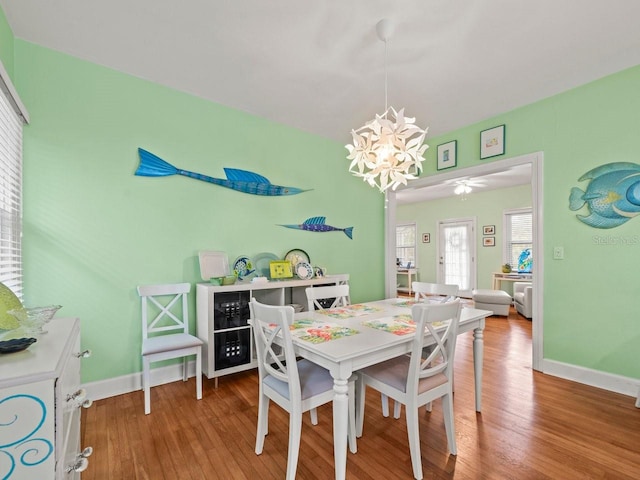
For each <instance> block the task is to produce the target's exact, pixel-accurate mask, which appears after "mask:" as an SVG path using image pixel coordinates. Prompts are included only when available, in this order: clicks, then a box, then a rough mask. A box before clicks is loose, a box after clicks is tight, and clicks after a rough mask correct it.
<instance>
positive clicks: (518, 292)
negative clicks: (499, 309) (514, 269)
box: [513, 282, 533, 318]
mask: <svg viewBox="0 0 640 480" xmlns="http://www.w3.org/2000/svg"><path fill="white" fill-rule="evenodd" d="M513 301H514V303H515V307H516V310H517V311H518V313H519V314H520V315H522V316H524V317H526V318H531V317H532V311H533V287H532V286H531V283H529V282H514V283H513Z"/></svg>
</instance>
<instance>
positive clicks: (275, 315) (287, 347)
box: [249, 298, 357, 480]
mask: <svg viewBox="0 0 640 480" xmlns="http://www.w3.org/2000/svg"><path fill="white" fill-rule="evenodd" d="M249 308H250V310H251V324H252V330H253V335H254V339H255V345H256V350H257V355H258V375H259V385H260V387H259V402H258V427H257V433H256V449H255V452H256V454H257V455H260V454H261V453H262V449H263V446H264V439H265V437H266V435H267V433H268V432H269V403H270V400H273V401H274V402H275V403H277V404H278V405H279V406H280V407H282V408H283V409H284V410H286V411H287V412H289V449H288V456H287V477H286V478H287V480H294V479H295V477H296V470H297V466H298V452H299V449H300V435H301V431H302V414H303V413H304V412H307V411H311V410H313V409H315V408H317V407H319V406H321V405H324V404H325V403H329V402H332V401H333V395H334V392H333V378H332V377H331V374H330V373H329V371H328V370H326V369H324V368H322V367H320V366H318V365H316V364H315V363H313V362H311V361H309V360H306V359H301V360H297V359H296V354H295V351H294V349H293V342H292V340H291V332H290V330H289V327H290V325H291V324H292V323H293V314H294V310H293V307H291V306H284V307H281V306H272V305H264V304H262V303H259V302H257V301H256V299H255V298H252V299H251V303H250V304H249ZM277 338H280V339H281V342H280V343H281V344H282V348H280V346H278V345H277V344H276V343H275V340H276V339H277ZM283 357H284V358H283ZM348 389H349V392H348V394H349V397H350V398H352V397H353V395H354V393H355V384H354V382H349V384H348ZM312 423H314V424H315V423H317V417H315V419H314V416H312ZM347 430H348V432H349V433H348V435H349V437H348V441H349V449H350V450H351V452H353V453H356V451H357V447H356V431H355V408H353V407H351V404H350V407H349V425H348V429H347Z"/></svg>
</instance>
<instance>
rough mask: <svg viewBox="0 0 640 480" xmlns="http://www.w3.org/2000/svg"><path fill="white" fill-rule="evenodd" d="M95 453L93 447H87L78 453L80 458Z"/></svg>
mask: <svg viewBox="0 0 640 480" xmlns="http://www.w3.org/2000/svg"><path fill="white" fill-rule="evenodd" d="M92 454H93V447H87V448H85V449H84V450H82V451H81V452H80V453H79V454H78V458H80V457H82V458H87V457H90V456H91V455H92Z"/></svg>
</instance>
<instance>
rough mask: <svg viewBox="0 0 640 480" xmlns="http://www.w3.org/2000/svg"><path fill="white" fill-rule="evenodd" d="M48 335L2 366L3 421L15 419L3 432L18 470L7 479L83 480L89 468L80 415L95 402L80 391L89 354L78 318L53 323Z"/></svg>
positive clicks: (4, 360)
mask: <svg viewBox="0 0 640 480" xmlns="http://www.w3.org/2000/svg"><path fill="white" fill-rule="evenodd" d="M45 329H46V330H48V332H47V333H46V334H45V335H40V336H39V337H38V341H37V342H36V343H34V344H33V345H31V346H30V347H29V348H28V349H27V350H24V351H22V352H17V353H11V354H7V355H3V356H2V361H1V362H0V403H2V404H3V409H4V413H5V416H4V418H13V419H15V421H12V422H8V423H6V424H4V425H1V426H0V437H1V438H2V439H3V440H4V442H2V443H3V444H4V446H3V447H2V448H1V450H2V453H4V454H5V455H6V456H7V458H11V459H13V462H11V463H13V465H14V469H13V471H12V472H11V473H10V474H9V476H8V477H3V478H9V479H16V480H19V479H36V478H37V479H39V480H53V479H56V480H63V479H64V480H79V479H80V472H82V471H83V470H84V469H85V468H87V465H88V460H87V458H86V457H87V456H89V455H90V452H91V449H86V450H84V451H81V446H80V416H81V415H80V409H81V407H88V406H90V405H91V401H90V400H88V399H87V398H86V397H85V395H86V392H85V390H84V389H82V388H80V363H81V359H82V358H86V357H88V356H89V354H90V353H89V352H88V351H86V352H81V351H80V322H79V320H78V319H77V318H54V319H53V320H52V321H51V322H50V323H48V324H47V325H46V326H45ZM25 432H31V433H29V434H28V435H27V436H25ZM27 451H30V452H31V453H30V454H29V455H28V456H27V454H26V453H25V452H27ZM23 455H25V456H23ZM5 473H7V472H5Z"/></svg>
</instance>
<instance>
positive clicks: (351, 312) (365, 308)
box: [316, 303, 384, 318]
mask: <svg viewBox="0 0 640 480" xmlns="http://www.w3.org/2000/svg"><path fill="white" fill-rule="evenodd" d="M383 310H384V309H383V308H381V307H374V306H371V305H363V304H361V303H355V304H353V305H348V306H346V307H338V308H328V309H326V310H317V311H316V313H321V314H322V315H327V316H328V317H332V318H351V317H359V316H361V315H368V314H370V313H376V312H381V311H383Z"/></svg>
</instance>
